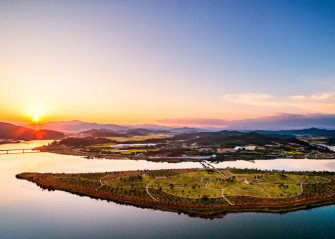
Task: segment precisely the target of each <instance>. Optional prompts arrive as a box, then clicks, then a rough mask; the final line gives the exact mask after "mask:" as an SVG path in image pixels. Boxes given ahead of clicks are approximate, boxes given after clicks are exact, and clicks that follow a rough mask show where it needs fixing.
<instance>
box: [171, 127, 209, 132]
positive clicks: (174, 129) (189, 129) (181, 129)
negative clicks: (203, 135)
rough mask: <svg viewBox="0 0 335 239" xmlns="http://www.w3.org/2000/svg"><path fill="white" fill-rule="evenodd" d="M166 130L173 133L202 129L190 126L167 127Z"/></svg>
mask: <svg viewBox="0 0 335 239" xmlns="http://www.w3.org/2000/svg"><path fill="white" fill-rule="evenodd" d="M168 130H169V131H171V132H174V133H195V132H200V131H204V130H202V129H199V128H190V127H180V128H169V129H168Z"/></svg>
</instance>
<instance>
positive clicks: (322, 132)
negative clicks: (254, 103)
mask: <svg viewBox="0 0 335 239" xmlns="http://www.w3.org/2000/svg"><path fill="white" fill-rule="evenodd" d="M256 132H257V133H260V134H280V135H303V136H319V137H320V136H321V137H335V130H328V129H318V128H309V129H300V130H278V131H271V130H257V131H256Z"/></svg>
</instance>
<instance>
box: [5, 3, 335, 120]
mask: <svg viewBox="0 0 335 239" xmlns="http://www.w3.org/2000/svg"><path fill="white" fill-rule="evenodd" d="M334 26H335V2H334V1H53V2H52V1H48V2H45V1H29V2H26V1H1V2H0V35H1V36H2V37H1V39H0V47H1V48H2V49H1V50H2V52H3V54H1V56H0V63H2V64H0V77H1V79H2V80H1V82H0V100H2V101H4V100H5V101H7V102H12V103H10V104H9V105H8V106H1V110H2V112H6V114H5V115H4V118H5V119H11V120H13V119H23V118H24V117H26V116H27V117H28V115H31V114H34V113H36V112H37V113H38V114H41V115H42V118H43V117H44V118H45V119H48V120H52V119H73V118H77V119H84V120H90V121H99V122H127V123H145V122H154V121H155V120H162V119H169V118H213V119H243V118H254V117H261V116H269V115H274V114H277V113H299V114H308V113H325V114H331V113H334V111H335V106H334V103H335V94H334V92H335V87H334V82H335V44H334V42H335V27H334ZM17 85H21V86H22V87H21V88H22V90H18V89H17V87H16V86H17ZM18 95H19V96H20V97H21V98H20V99H19V100H17V97H18ZM11 109H16V111H13V110H11ZM29 117H30V116H29Z"/></svg>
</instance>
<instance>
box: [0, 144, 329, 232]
mask: <svg viewBox="0 0 335 239" xmlns="http://www.w3.org/2000/svg"><path fill="white" fill-rule="evenodd" d="M45 142H46V141H44V142H43V143H45ZM43 143H42V142H32V143H29V144H23V143H22V144H20V145H0V149H1V148H2V149H4V148H6V149H7V148H23V147H25V148H31V147H35V146H38V145H41V144H43ZM200 166H201V165H200V164H199V163H179V164H168V163H152V162H146V161H130V160H87V159H83V158H80V157H74V156H67V155H56V154H49V153H30V154H10V155H0V238H78V237H79V238H172V237H173V238H182V237H183V238H208V237H220V238H326V237H328V238H334V237H335V231H334V229H333V228H334V226H335V206H326V207H321V208H317V209H312V210H308V211H298V212H292V213H288V214H283V215H276V214H258V213H244V214H242V213H237V214H228V215H227V216H225V217H224V218H221V219H213V220H208V219H200V218H190V217H188V216H185V215H178V214H175V213H170V212H161V211H155V210H151V209H140V208H136V207H132V206H124V205H118V204H116V203H108V202H105V201H100V200H94V199H90V198H87V197H79V196H76V195H72V194H69V193H65V192H60V191H54V192H48V191H42V190H41V189H40V188H38V187H37V186H35V185H34V184H33V183H29V182H27V181H23V180H18V179H16V178H15V175H16V174H17V173H20V172H26V171H37V172H97V171H115V170H134V169H159V168H190V167H200ZM219 166H220V167H226V166H230V167H242V168H246V167H247V168H260V169H286V170H329V171H335V161H334V160H318V161H317V160H268V161H264V160H259V161H255V163H253V162H247V161H236V162H226V163H220V164H219Z"/></svg>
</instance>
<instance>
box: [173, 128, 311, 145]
mask: <svg viewBox="0 0 335 239" xmlns="http://www.w3.org/2000/svg"><path fill="white" fill-rule="evenodd" d="M173 139H175V140H186V141H187V142H188V143H197V144H200V145H214V144H216V145H220V146H222V147H234V146H236V145H241V146H242V145H249V144H255V145H265V144H273V143H280V144H287V143H297V144H300V145H307V143H306V142H304V141H300V140H298V139H296V138H295V137H294V136H289V135H285V136H284V137H283V135H273V134H271V135H264V134H259V133H257V132H249V133H243V132H238V131H226V130H224V131H220V132H202V133H191V134H179V135H176V136H175V137H174V138H173Z"/></svg>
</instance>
